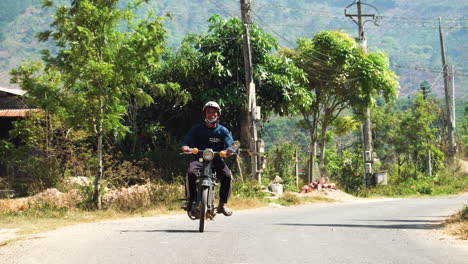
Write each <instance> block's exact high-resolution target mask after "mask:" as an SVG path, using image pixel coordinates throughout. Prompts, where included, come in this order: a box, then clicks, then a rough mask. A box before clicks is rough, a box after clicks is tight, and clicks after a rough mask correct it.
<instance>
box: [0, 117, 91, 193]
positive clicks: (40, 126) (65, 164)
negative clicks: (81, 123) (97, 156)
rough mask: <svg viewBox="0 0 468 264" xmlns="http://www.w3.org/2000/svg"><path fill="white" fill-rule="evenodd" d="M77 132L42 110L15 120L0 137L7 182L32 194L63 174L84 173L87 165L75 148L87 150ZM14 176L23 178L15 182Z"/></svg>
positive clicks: (53, 183) (20, 190) (51, 183)
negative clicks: (7, 133)
mask: <svg viewBox="0 0 468 264" xmlns="http://www.w3.org/2000/svg"><path fill="white" fill-rule="evenodd" d="M79 133H80V132H78V131H76V132H75V131H71V130H70V129H69V128H67V127H65V126H64V125H63V123H62V122H61V121H60V120H59V119H58V118H56V117H55V116H53V115H47V114H45V113H44V112H30V113H29V115H28V116H27V117H26V118H25V119H22V120H19V121H16V122H15V123H14V128H13V129H12V130H11V131H10V135H9V139H8V140H3V141H0V150H1V151H0V152H1V153H2V154H1V155H2V161H3V162H4V164H5V165H6V166H7V168H8V169H7V171H8V175H9V177H8V179H9V181H10V182H9V184H12V188H14V189H15V190H16V192H17V194H19V195H26V194H34V193H37V192H39V191H42V190H44V189H46V188H50V187H54V186H56V185H57V184H58V183H60V182H61V181H62V180H63V178H64V177H65V176H70V175H73V176H78V175H80V176H84V175H85V173H84V172H85V171H86V170H87V168H88V167H89V166H88V164H87V162H86V160H84V161H83V159H82V158H80V157H77V155H80V154H78V153H77V152H76V150H77V149H78V148H80V149H81V150H82V151H83V152H82V153H83V154H85V153H86V150H87V149H86V142H83V141H81V140H80V137H77V134H79ZM14 178H22V179H23V182H22V183H21V182H19V181H16V182H15V181H14ZM25 182H27V184H25Z"/></svg>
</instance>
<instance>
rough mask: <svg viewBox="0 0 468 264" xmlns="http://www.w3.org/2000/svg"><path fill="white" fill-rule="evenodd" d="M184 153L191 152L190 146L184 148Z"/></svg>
mask: <svg viewBox="0 0 468 264" xmlns="http://www.w3.org/2000/svg"><path fill="white" fill-rule="evenodd" d="M182 152H190V148H189V146H182Z"/></svg>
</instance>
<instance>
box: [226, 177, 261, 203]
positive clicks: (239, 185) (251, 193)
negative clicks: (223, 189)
mask: <svg viewBox="0 0 468 264" xmlns="http://www.w3.org/2000/svg"><path fill="white" fill-rule="evenodd" d="M232 194H233V195H235V196H240V197H242V198H258V199H263V198H264V197H265V196H266V193H265V192H262V191H261V186H260V185H259V184H258V182H256V181H245V182H242V181H240V180H234V181H233V182H232Z"/></svg>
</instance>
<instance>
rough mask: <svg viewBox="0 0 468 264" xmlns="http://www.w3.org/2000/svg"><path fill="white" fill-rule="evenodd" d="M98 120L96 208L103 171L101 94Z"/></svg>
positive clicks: (97, 206) (99, 196)
mask: <svg viewBox="0 0 468 264" xmlns="http://www.w3.org/2000/svg"><path fill="white" fill-rule="evenodd" d="M99 107H100V109H99V120H98V122H97V129H96V130H97V136H98V142H97V143H98V144H97V155H98V170H97V174H96V178H95V179H94V196H93V200H94V205H95V207H96V209H98V210H101V186H100V181H101V179H102V175H103V173H104V169H103V164H102V137H103V135H102V134H103V131H102V130H103V127H102V126H103V124H102V123H103V115H104V105H103V102H102V95H100V96H99Z"/></svg>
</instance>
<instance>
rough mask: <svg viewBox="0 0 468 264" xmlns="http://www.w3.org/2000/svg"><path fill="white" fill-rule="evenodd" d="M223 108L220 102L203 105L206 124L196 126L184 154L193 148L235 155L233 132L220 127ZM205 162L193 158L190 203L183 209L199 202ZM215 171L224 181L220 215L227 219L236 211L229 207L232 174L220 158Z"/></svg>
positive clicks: (184, 145)
mask: <svg viewBox="0 0 468 264" xmlns="http://www.w3.org/2000/svg"><path fill="white" fill-rule="evenodd" d="M220 115H221V108H220V107H219V105H218V103H216V102H213V101H210V102H207V103H206V104H205V105H204V106H203V116H204V118H205V120H204V122H203V123H199V124H196V125H194V126H193V127H192V128H191V129H190V130H189V132H188V133H187V135H186V136H185V139H184V143H183V145H182V152H189V151H190V149H191V148H198V149H208V148H210V149H212V150H213V151H222V150H225V149H226V156H227V157H230V156H232V155H233V154H234V153H235V150H234V149H233V148H230V146H231V144H232V143H233V142H234V140H233V139H232V137H231V134H230V133H229V130H228V129H227V128H226V127H224V126H222V125H220V124H219V116H220ZM202 167H203V163H202V162H200V161H199V160H198V156H197V155H193V158H192V161H191V162H190V165H189V168H188V171H187V179H186V190H187V198H188V201H187V203H185V204H184V205H183V206H182V208H183V209H185V210H188V208H191V205H192V203H193V201H194V200H195V199H196V178H197V175H198V174H199V171H200V170H201V169H202ZM213 171H215V172H216V175H217V178H218V179H219V180H220V182H221V187H220V190H219V204H218V213H222V214H224V215H225V216H231V215H232V210H230V209H229V208H228V207H226V206H225V204H227V202H228V199H229V196H230V195H231V182H232V173H231V170H230V169H229V168H228V166H227V165H226V163H225V162H224V160H223V159H222V158H221V157H219V156H217V157H215V159H214V160H213Z"/></svg>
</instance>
